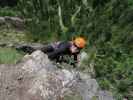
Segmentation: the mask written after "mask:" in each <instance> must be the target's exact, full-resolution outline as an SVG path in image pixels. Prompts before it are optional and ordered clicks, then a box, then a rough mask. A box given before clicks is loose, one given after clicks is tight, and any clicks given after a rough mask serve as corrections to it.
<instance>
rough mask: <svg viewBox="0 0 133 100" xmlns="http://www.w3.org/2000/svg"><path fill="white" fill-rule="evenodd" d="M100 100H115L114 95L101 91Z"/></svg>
mask: <svg viewBox="0 0 133 100" xmlns="http://www.w3.org/2000/svg"><path fill="white" fill-rule="evenodd" d="M98 100H114V99H113V96H112V93H111V92H109V91H99V92H98Z"/></svg>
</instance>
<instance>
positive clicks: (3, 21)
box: [0, 17, 6, 25]
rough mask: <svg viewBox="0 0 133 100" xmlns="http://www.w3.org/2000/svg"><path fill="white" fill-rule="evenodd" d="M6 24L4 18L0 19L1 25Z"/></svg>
mask: <svg viewBox="0 0 133 100" xmlns="http://www.w3.org/2000/svg"><path fill="white" fill-rule="evenodd" d="M5 23H6V20H5V18H4V17H0V25H3V24H5Z"/></svg>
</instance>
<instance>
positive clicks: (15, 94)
mask: <svg viewBox="0 0 133 100" xmlns="http://www.w3.org/2000/svg"><path fill="white" fill-rule="evenodd" d="M66 67H67V66H66ZM98 91H99V86H98V84H97V82H96V80H95V79H91V78H90V76H89V75H87V74H84V73H81V72H79V71H76V70H71V71H70V70H66V69H58V68H57V67H56V66H55V65H54V64H53V63H52V62H51V61H50V60H49V59H48V57H47V55H45V54H44V53H42V52H41V51H35V52H33V53H32V54H31V55H26V56H25V57H24V58H23V59H22V61H20V62H18V64H16V65H0V100H70V99H65V97H66V96H70V95H72V96H74V95H78V96H80V97H81V99H80V98H76V99H75V100H92V98H93V97H94V96H100V95H98V93H99V92H98ZM100 93H101V92H100ZM71 100H74V99H71ZM97 100H105V99H97ZM106 100H113V98H112V99H106Z"/></svg>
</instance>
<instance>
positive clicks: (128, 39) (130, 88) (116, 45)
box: [0, 0, 133, 100]
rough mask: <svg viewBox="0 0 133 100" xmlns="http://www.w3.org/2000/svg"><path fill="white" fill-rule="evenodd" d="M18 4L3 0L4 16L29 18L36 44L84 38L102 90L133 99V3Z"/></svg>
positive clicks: (47, 0)
mask: <svg viewBox="0 0 133 100" xmlns="http://www.w3.org/2000/svg"><path fill="white" fill-rule="evenodd" d="M16 1H17V2H16ZM16 1H15V0H13V1H12V0H10V2H12V3H13V2H14V3H13V4H12V3H11V4H10V3H9V1H8V0H3V2H5V3H0V5H1V8H0V9H1V10H0V16H4V15H5V16H10V15H11V16H19V17H21V18H24V19H26V22H25V24H26V25H27V27H26V28H27V30H28V31H30V32H29V33H28V34H26V36H27V38H28V39H29V40H33V42H44V41H45V42H51V41H57V40H68V39H71V38H72V37H75V36H78V35H84V36H85V37H86V38H87V40H88V44H87V47H86V49H85V50H86V51H87V52H88V55H89V56H90V57H89V59H88V62H86V63H87V64H88V65H89V64H90V63H94V68H95V73H96V75H95V77H96V78H97V80H98V81H99V84H100V86H101V88H102V89H105V90H110V91H113V92H112V93H113V94H114V96H115V98H116V100H122V98H127V99H128V100H132V99H133V28H132V27H133V0H16ZM1 2H2V1H1ZM6 6H8V7H7V8H6ZM10 8H12V9H10ZM9 9H10V10H9ZM14 9H15V10H14ZM87 69H88V67H86V70H87Z"/></svg>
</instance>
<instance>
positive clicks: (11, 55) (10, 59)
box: [0, 48, 23, 64]
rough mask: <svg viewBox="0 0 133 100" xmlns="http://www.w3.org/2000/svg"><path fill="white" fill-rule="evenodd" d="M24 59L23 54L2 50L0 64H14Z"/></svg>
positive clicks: (7, 49)
mask: <svg viewBox="0 0 133 100" xmlns="http://www.w3.org/2000/svg"><path fill="white" fill-rule="evenodd" d="M22 57H23V54H20V53H18V52H17V51H16V50H14V49H10V48H0V63H1V64H12V63H14V64H15V63H16V62H17V61H19V60H20V59H21V58H22Z"/></svg>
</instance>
